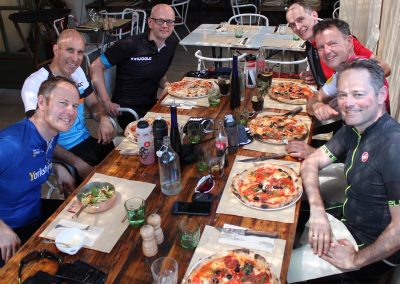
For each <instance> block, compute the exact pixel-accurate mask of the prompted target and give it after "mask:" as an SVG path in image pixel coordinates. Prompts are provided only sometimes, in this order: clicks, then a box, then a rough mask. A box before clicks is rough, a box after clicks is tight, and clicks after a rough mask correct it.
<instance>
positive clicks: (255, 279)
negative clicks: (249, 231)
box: [186, 249, 279, 284]
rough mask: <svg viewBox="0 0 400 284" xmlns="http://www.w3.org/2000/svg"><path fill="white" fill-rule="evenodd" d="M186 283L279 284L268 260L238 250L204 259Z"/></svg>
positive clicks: (244, 250) (243, 250)
mask: <svg viewBox="0 0 400 284" xmlns="http://www.w3.org/2000/svg"><path fill="white" fill-rule="evenodd" d="M186 279H187V281H186V283H190V284H208V283H233V284H234V283H237V284H239V283H248V284H253V283H260V284H264V283H279V280H278V278H277V277H276V276H275V275H274V273H273V272H272V271H271V264H269V263H268V262H267V260H266V259H265V258H264V257H263V256H261V255H259V254H256V253H254V252H252V251H250V250H248V249H236V250H230V251H225V252H222V253H218V254H214V255H211V256H209V257H206V258H204V259H202V260H201V261H200V262H199V263H198V264H197V265H196V266H195V267H194V268H193V269H192V270H191V271H190V273H189V275H188V276H187V278H186Z"/></svg>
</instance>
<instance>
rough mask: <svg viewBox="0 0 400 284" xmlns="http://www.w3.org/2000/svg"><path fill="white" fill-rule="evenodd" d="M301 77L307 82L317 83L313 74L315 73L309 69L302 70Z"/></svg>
mask: <svg viewBox="0 0 400 284" xmlns="http://www.w3.org/2000/svg"><path fill="white" fill-rule="evenodd" d="M300 79H302V80H304V81H305V82H306V83H307V84H310V85H315V84H316V83H317V82H316V81H315V78H314V76H313V73H312V72H311V71H309V70H305V71H302V72H301V73H300Z"/></svg>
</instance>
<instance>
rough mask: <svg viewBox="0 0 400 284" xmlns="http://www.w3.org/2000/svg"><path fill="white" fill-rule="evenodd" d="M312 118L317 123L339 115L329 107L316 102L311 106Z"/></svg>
mask: <svg viewBox="0 0 400 284" xmlns="http://www.w3.org/2000/svg"><path fill="white" fill-rule="evenodd" d="M312 109H313V113H314V116H315V117H316V118H317V119H318V120H319V121H324V120H327V119H330V118H332V117H334V116H337V115H339V113H338V112H337V111H336V110H335V109H333V108H332V107H331V106H329V105H327V104H324V103H322V102H316V103H314V104H313V105H312Z"/></svg>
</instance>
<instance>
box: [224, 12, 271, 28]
mask: <svg viewBox="0 0 400 284" xmlns="http://www.w3.org/2000/svg"><path fill="white" fill-rule="evenodd" d="M228 24H241V25H249V26H269V20H268V18H267V17H266V16H264V15H260V14H252V13H245V14H239V15H234V16H232V17H230V18H229V20H228Z"/></svg>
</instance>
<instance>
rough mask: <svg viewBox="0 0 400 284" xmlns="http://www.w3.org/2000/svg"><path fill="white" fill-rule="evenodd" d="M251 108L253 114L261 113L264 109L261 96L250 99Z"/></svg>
mask: <svg viewBox="0 0 400 284" xmlns="http://www.w3.org/2000/svg"><path fill="white" fill-rule="evenodd" d="M251 106H252V107H253V110H254V112H256V113H259V112H261V111H262V110H263V107H264V97H263V96H252V97H251Z"/></svg>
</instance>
